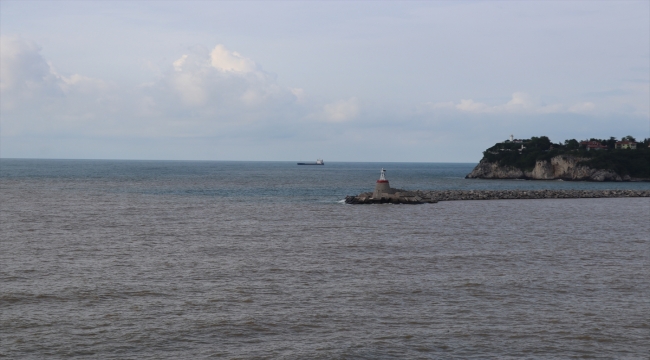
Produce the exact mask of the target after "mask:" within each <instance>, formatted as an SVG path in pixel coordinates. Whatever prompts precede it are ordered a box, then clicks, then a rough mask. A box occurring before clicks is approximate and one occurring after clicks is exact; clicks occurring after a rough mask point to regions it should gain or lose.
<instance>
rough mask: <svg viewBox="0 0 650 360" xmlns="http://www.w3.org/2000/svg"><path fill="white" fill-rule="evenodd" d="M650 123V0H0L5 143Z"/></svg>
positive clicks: (472, 142)
mask: <svg viewBox="0 0 650 360" xmlns="http://www.w3.org/2000/svg"><path fill="white" fill-rule="evenodd" d="M511 134H513V135H514V137H515V138H529V137H531V136H542V135H545V136H549V137H550V138H551V140H552V141H554V142H562V141H564V140H565V139H571V138H575V139H578V140H582V139H587V138H592V137H595V138H609V137H610V136H615V137H617V138H621V137H623V136H626V135H632V136H634V137H636V138H637V139H643V138H646V137H650V2H649V1H576V2H571V1H520V2H515V1H417V2H408V1H399V2H398V1H391V2H383V1H359V2H347V1H345V2H344V1H287V2H279V1H278V2H274V1H264V2H256V1H244V2H227V1H141V2H139V1H128V2H127V1H71V2H66V1H24V0H21V1H12V0H1V1H0V157H2V158H64V159H152V160H245V161H305V160H315V159H316V158H323V159H325V161H326V162H327V161H374V162H383V161H387V162H388V161H400V162H478V161H479V160H480V159H481V157H482V151H483V150H485V149H486V148H488V147H490V146H492V145H493V144H494V143H496V142H499V141H503V140H505V139H507V138H509V136H510V135H511Z"/></svg>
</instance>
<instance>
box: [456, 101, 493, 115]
mask: <svg viewBox="0 0 650 360" xmlns="http://www.w3.org/2000/svg"><path fill="white" fill-rule="evenodd" d="M456 109H458V110H460V111H467V112H474V113H481V112H491V108H490V107H489V106H487V105H486V104H483V103H478V102H475V101H474V100H472V99H463V100H461V101H460V103H458V104H457V105H456Z"/></svg>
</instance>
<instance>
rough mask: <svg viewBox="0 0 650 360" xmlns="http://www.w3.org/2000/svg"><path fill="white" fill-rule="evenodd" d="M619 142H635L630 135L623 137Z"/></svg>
mask: <svg viewBox="0 0 650 360" xmlns="http://www.w3.org/2000/svg"><path fill="white" fill-rule="evenodd" d="M621 141H631V142H636V139H635V138H634V137H633V136H632V135H628V136H623V138H622V139H621Z"/></svg>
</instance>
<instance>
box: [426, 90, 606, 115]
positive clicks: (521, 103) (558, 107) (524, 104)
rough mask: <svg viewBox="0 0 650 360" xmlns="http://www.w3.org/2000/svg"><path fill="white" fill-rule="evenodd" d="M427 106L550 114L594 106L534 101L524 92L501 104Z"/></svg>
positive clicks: (466, 101)
mask: <svg viewBox="0 0 650 360" xmlns="http://www.w3.org/2000/svg"><path fill="white" fill-rule="evenodd" d="M426 105H427V107H428V108H429V109H431V110H438V109H456V110H458V111H460V112H465V113H474V114H504V113H512V114H552V113H569V112H571V113H586V112H590V111H592V110H593V109H594V108H595V106H596V105H595V104H594V103H592V102H582V103H577V104H574V105H571V106H566V105H563V104H551V105H546V104H541V103H540V102H539V101H536V100H535V99H534V98H533V97H531V96H530V95H529V94H527V93H524V92H515V93H513V94H512V96H511V98H510V100H509V101H508V102H507V103H505V104H501V105H488V104H486V103H482V102H477V101H474V100H472V99H462V100H460V101H459V102H458V103H454V102H452V101H449V102H439V103H431V102H429V103H427V104H426Z"/></svg>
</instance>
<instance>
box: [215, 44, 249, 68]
mask: <svg viewBox="0 0 650 360" xmlns="http://www.w3.org/2000/svg"><path fill="white" fill-rule="evenodd" d="M210 64H212V66H214V67H215V68H216V69H219V70H221V71H235V72H243V73H247V72H251V71H254V70H255V67H256V66H255V62H253V60H251V59H248V58H245V57H243V56H241V55H239V53H237V52H235V51H229V50H228V49H226V47H225V46H223V45H221V44H219V45H217V46H215V48H214V49H212V52H211V53H210Z"/></svg>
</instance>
